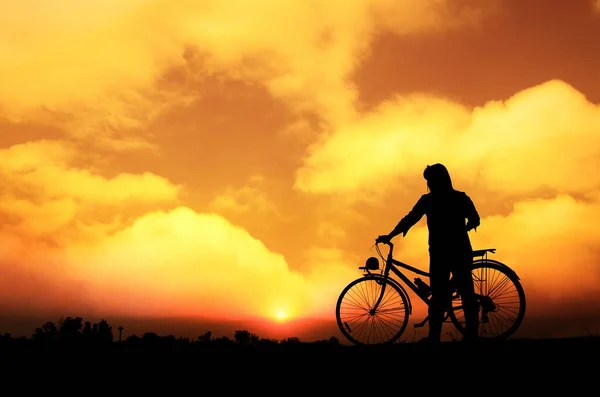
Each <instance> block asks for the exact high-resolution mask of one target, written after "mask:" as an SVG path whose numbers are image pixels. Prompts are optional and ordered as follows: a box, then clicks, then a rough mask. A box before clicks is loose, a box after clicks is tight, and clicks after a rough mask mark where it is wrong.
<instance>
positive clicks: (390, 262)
mask: <svg viewBox="0 0 600 397" xmlns="http://www.w3.org/2000/svg"><path fill="white" fill-rule="evenodd" d="M380 243H381V242H379V241H377V242H376V243H375V247H376V249H377V253H378V255H379V257H380V258H381V260H383V261H385V266H383V267H382V268H380V266H379V259H378V258H376V257H374V256H372V257H370V258H368V259H367V261H366V263H365V266H361V267H359V269H360V270H362V271H363V272H364V274H363V276H362V277H360V278H358V279H356V280H354V281H352V282H350V284H348V285H347V286H346V287H345V288H344V289H343V290H342V292H341V294H340V296H339V298H338V301H337V304H336V319H337V324H338V327H339V328H340V330H341V332H342V334H343V335H344V336H345V337H346V338H347V339H348V340H349V341H350V342H352V343H353V344H355V345H369V344H391V343H394V342H396V341H397V340H398V339H399V338H400V337H401V336H402V334H403V333H404V331H405V329H406V326H407V324H408V319H409V317H410V315H411V314H412V304H411V300H410V297H409V295H408V293H407V291H406V289H405V288H404V287H403V286H402V284H401V283H400V281H402V282H404V284H405V285H407V286H408V287H409V288H410V289H411V290H412V291H413V292H414V293H415V294H416V296H417V297H419V298H420V299H421V300H422V301H423V302H424V303H425V304H426V305H428V306H429V296H430V295H431V292H430V290H429V286H428V284H427V283H425V282H424V281H423V280H421V279H420V278H419V277H416V278H415V279H414V282H413V281H411V280H410V279H409V278H408V276H407V275H405V274H404V273H403V271H402V270H401V269H406V270H408V271H410V272H412V273H415V274H417V275H420V276H422V277H427V278H428V277H429V273H428V272H425V271H423V270H420V269H418V268H415V267H413V266H410V265H409V264H406V263H403V262H401V261H399V260H396V259H394V258H393V251H394V244H393V243H391V242H386V243H385V244H387V245H388V246H389V252H388V256H387V259H385V258H384V256H383V254H382V253H381V250H380V248H379V244H380ZM495 252H496V249H495V248H487V249H482V250H476V251H473V258H474V260H473V268H472V274H473V282H474V286H475V292H476V295H477V301H478V303H479V338H480V339H496V340H503V339H506V338H508V337H510V336H511V335H512V334H514V332H515V331H516V330H517V329H518V328H519V327H520V326H521V323H522V322H523V318H524V317H525V308H526V301H525V292H524V290H523V286H522V285H521V282H520V278H519V276H518V275H517V273H516V272H515V271H514V270H512V269H511V268H510V267H508V266H507V265H505V264H503V263H501V262H499V261H496V260H493V259H488V253H492V254H493V253H495ZM477 258H478V259H477ZM376 271H379V272H376ZM390 272H391V273H393V274H394V275H396V276H397V277H398V279H399V280H400V281H399V280H396V279H395V278H393V277H392V276H391V275H390ZM492 272H497V273H498V276H494V274H490V273H492ZM501 276H503V278H502V279H501V280H500V282H499V284H498V285H497V286H494V285H490V284H493V283H494V282H495V281H497V280H499V279H500V278H501ZM451 283H453V279H451ZM507 291H508V292H511V291H512V294H511V295H510V296H509V297H502V296H503V294H504V293H505V292H507ZM515 298H516V300H515ZM451 302H452V305H451V307H449V309H447V310H446V311H445V314H444V322H446V323H447V322H448V320H449V321H450V322H451V323H452V324H453V325H454V326H455V327H456V329H457V330H458V331H459V332H460V333H461V334H464V330H465V326H464V313H462V306H461V305H462V302H461V298H460V295H459V294H458V292H457V290H456V288H455V287H454V286H453V287H452V301H451ZM515 302H516V303H515ZM360 303H364V304H366V305H365V306H364V307H360V306H359V304H360ZM502 313H507V314H510V316H509V318H508V319H504V320H503V319H501V318H499V316H500V315H501V314H502ZM428 320H429V316H426V317H425V319H424V320H423V321H421V322H420V323H417V324H414V327H415V328H418V327H423V326H424V325H425V324H426V323H427V321H428ZM388 321H389V324H388V323H387V322H388ZM497 328H501V330H498V332H494V331H496V329H497Z"/></svg>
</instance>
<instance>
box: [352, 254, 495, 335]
mask: <svg viewBox="0 0 600 397" xmlns="http://www.w3.org/2000/svg"><path fill="white" fill-rule="evenodd" d="M385 244H387V245H388V246H389V247H390V250H389V252H388V255H387V259H386V261H385V267H384V268H383V271H382V274H381V276H379V277H381V278H382V280H381V284H382V286H381V294H380V295H379V298H378V299H377V302H376V303H375V305H374V306H373V308H372V310H373V311H374V310H376V309H377V307H379V304H380V303H381V300H382V299H383V296H384V294H385V286H386V284H387V282H388V281H389V280H391V282H394V283H396V284H400V283H399V282H398V281H396V280H394V279H393V278H390V271H391V272H392V273H393V274H395V275H396V276H397V277H398V278H399V279H400V280H402V281H403V282H404V283H405V284H406V285H407V286H408V287H409V288H410V289H411V290H412V291H413V292H414V293H415V294H416V295H417V296H418V297H419V298H420V299H421V300H422V301H423V302H424V303H425V304H426V305H427V306H429V304H430V299H429V297H428V296H426V295H425V294H424V293H423V292H422V291H421V290H420V289H419V287H417V285H416V284H415V283H414V282H413V281H411V280H410V279H409V278H408V276H406V275H405V274H404V273H403V272H402V271H401V270H400V269H406V270H409V271H411V272H413V273H415V274H418V275H421V276H424V277H427V278H429V276H430V275H429V272H426V271H423V270H421V269H417V268H416V267H414V266H411V265H409V264H407V263H404V262H401V261H399V260H397V259H394V258H393V252H394V244H393V243H392V242H386V243H385ZM485 251H487V250H483V251H481V252H485ZM491 252H494V250H491ZM475 255H476V254H475ZM486 259H487V258H486ZM361 269H363V270H365V271H366V272H367V273H368V274H373V273H371V271H370V269H368V268H366V267H361ZM373 275H375V274H373ZM399 287H400V288H401V289H404V288H402V286H401V285H399ZM476 295H477V297H478V299H479V298H480V295H479V294H476ZM407 299H408V304H409V310H410V312H412V304H411V303H410V299H409V298H408V297H407ZM460 308H462V306H455V307H453V308H452V310H457V309H460ZM448 317H449V310H448V311H447V312H446V314H445V316H444V321H446V320H447V319H448ZM427 321H429V315H427V316H426V317H425V319H423V321H421V322H420V323H417V324H414V327H415V328H419V327H423V326H424V325H425V324H426V323H427Z"/></svg>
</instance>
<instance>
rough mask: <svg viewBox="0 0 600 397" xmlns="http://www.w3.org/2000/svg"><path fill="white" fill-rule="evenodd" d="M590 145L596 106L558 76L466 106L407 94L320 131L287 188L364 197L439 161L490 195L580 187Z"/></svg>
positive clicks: (598, 127)
mask: <svg viewBox="0 0 600 397" xmlns="http://www.w3.org/2000/svg"><path fill="white" fill-rule="evenodd" d="M599 147H600V106H597V105H594V104H591V103H589V102H588V101H587V100H586V98H585V97H584V96H583V95H582V94H581V93H579V92H578V91H576V90H575V89H574V88H572V87H571V86H569V85H568V84H566V83H564V82H561V81H549V82H547V83H545V84H542V85H539V86H536V87H532V88H529V89H526V90H523V91H522V92H520V93H517V94H516V95H514V96H513V97H512V98H509V99H508V100H506V101H504V102H490V103H488V104H486V105H485V106H483V107H481V108H476V109H474V110H472V111H470V110H469V109H467V108H465V107H463V106H460V105H458V104H454V103H452V102H448V101H445V100H440V99H437V98H434V97H428V96H424V95H414V96H409V97H402V98H396V99H394V100H392V101H389V102H386V103H384V104H382V105H381V106H380V107H379V108H378V109H376V110H375V111H374V112H373V113H371V114H368V115H366V116H365V117H364V118H358V119H356V120H355V121H354V122H353V123H352V124H348V125H344V126H342V127H340V128H339V129H338V130H336V131H335V132H334V133H333V134H330V135H327V136H325V137H324V138H323V139H322V140H320V141H319V142H318V143H317V144H315V146H314V147H313V148H312V151H311V152H310V153H309V155H308V156H307V157H306V159H305V162H304V165H303V166H302V167H301V168H300V169H299V170H298V174H297V180H296V187H297V188H298V189H300V190H302V191H305V192H312V193H325V194H327V193H336V192H342V193H346V194H351V193H357V194H361V193H363V194H362V196H361V197H368V195H372V194H374V192H376V191H385V189H389V188H392V187H394V186H396V185H403V184H404V183H406V180H407V179H411V178H414V177H415V176H419V177H420V174H421V173H422V170H423V168H424V167H425V165H427V164H432V163H435V162H442V163H444V164H446V165H447V166H448V167H449V168H450V170H451V172H452V173H453V175H454V177H455V178H456V180H458V181H461V180H462V181H465V182H469V183H472V184H473V186H474V187H475V188H478V189H489V190H492V191H496V192H498V193H499V194H504V195H507V194H508V195H510V194H516V195H529V194H533V193H537V192H539V191H540V190H545V189H550V190H553V191H556V192H564V193H581V192H585V191H587V190H588V189H590V188H592V187H594V186H598V184H599V183H600V176H597V175H594V173H591V174H590V173H585V174H581V173H580V170H581V169H588V170H591V169H596V168H598V167H599V166H600V163H599V162H600V158H599V157H598V156H597V152H598V148H599ZM404 178H406V179H404Z"/></svg>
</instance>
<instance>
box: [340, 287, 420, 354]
mask: <svg viewBox="0 0 600 397" xmlns="http://www.w3.org/2000/svg"><path fill="white" fill-rule="evenodd" d="M382 286H383V278H382V277H380V276H365V277H362V278H359V279H356V280H354V281H352V282H351V283H350V284H348V286H347V287H346V288H344V290H343V291H342V293H341V294H340V296H339V298H338V301H337V305H336V309H335V316H336V319H337V324H338V327H339V328H340V331H342V334H343V335H344V336H345V337H346V338H347V339H348V340H349V341H350V342H352V343H354V344H356V345H375V344H385V343H393V342H395V341H396V340H398V338H400V336H401V335H402V333H403V332H404V330H405V329H406V325H407V323H408V316H409V312H408V308H407V307H408V301H407V298H406V294H405V293H404V291H402V290H401V289H400V287H398V286H397V285H395V284H393V283H390V282H387V283H386V284H385V290H384V292H383V297H382V299H381V302H380V304H379V306H378V307H377V309H376V310H372V309H373V307H374V306H375V303H377V300H378V299H379V296H380V295H381V290H382Z"/></svg>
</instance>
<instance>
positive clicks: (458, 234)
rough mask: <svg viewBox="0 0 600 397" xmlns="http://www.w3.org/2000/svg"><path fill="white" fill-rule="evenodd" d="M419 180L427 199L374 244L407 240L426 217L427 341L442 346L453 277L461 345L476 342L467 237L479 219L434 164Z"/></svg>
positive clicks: (467, 200) (470, 203)
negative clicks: (399, 238)
mask: <svg viewBox="0 0 600 397" xmlns="http://www.w3.org/2000/svg"><path fill="white" fill-rule="evenodd" d="M423 177H424V178H425V180H426V181H427V187H428V189H429V193H427V194H424V195H423V196H421V198H420V199H419V200H418V201H417V203H416V204H415V206H414V207H413V209H412V210H411V211H410V212H409V213H408V214H407V215H406V216H405V217H404V218H402V220H400V222H398V224H397V225H396V227H395V228H394V229H393V230H392V231H391V232H390V233H389V234H387V235H382V236H379V237H378V239H377V240H378V241H380V242H387V241H389V240H391V239H392V238H393V237H395V236H397V235H398V234H400V233H402V235H403V236H406V233H407V232H408V230H409V229H410V228H411V227H412V226H414V225H415V224H416V223H417V222H418V221H419V220H420V219H421V218H422V217H423V215H426V216H427V228H428V230H429V274H430V283H431V285H430V287H431V299H430V305H429V337H428V338H427V339H428V340H429V341H432V342H439V341H440V336H441V332H442V323H443V319H444V310H445V309H446V308H447V307H449V305H450V304H451V295H452V291H451V286H450V273H452V274H453V276H454V279H455V281H456V282H457V283H456V287H457V290H458V292H459V294H460V296H461V298H462V303H463V307H464V313H465V322H466V324H465V335H464V340H476V339H477V337H478V327H479V319H478V316H479V306H478V303H477V300H476V298H475V292H474V288H473V278H472V276H471V268H472V265H473V249H472V247H471V241H470V239H469V235H468V232H469V231H470V230H471V229H476V228H477V226H479V222H480V219H479V214H478V213H477V210H476V209H475V205H474V204H473V201H471V199H470V198H469V196H467V194H466V193H464V192H461V191H458V190H455V189H454V187H453V186H452V179H451V178H450V174H449V173H448V170H447V169H446V167H445V166H444V165H442V164H439V163H438V164H434V165H431V166H427V167H426V168H425V171H424V172H423ZM465 220H466V224H465Z"/></svg>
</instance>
